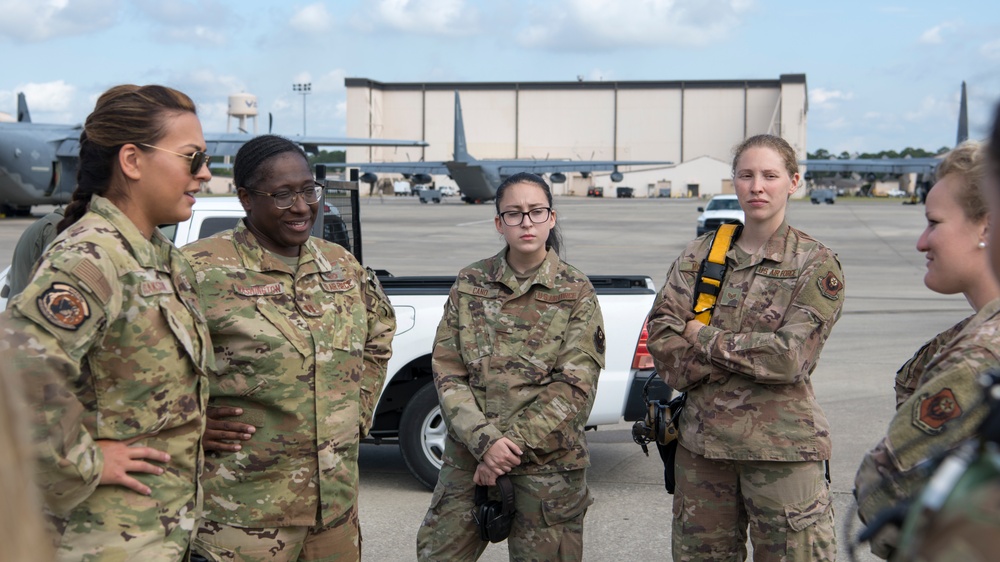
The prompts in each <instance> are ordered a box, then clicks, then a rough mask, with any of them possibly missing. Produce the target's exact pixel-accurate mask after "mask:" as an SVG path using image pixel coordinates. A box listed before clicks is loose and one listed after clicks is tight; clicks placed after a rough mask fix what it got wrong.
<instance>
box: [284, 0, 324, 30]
mask: <svg viewBox="0 0 1000 562" xmlns="http://www.w3.org/2000/svg"><path fill="white" fill-rule="evenodd" d="M288 25H289V26H291V28H292V29H294V30H296V31H301V32H302V33H309V34H313V33H323V32H325V31H329V30H330V29H332V27H333V17H332V16H331V15H330V13H329V12H327V11H326V5H325V4H322V3H315V4H309V5H308V6H306V7H304V8H302V9H301V10H299V11H297V12H295V13H294V14H293V15H292V18H291V19H290V20H289V21H288Z"/></svg>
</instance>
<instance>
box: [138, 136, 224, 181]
mask: <svg viewBox="0 0 1000 562" xmlns="http://www.w3.org/2000/svg"><path fill="white" fill-rule="evenodd" d="M136 144H138V145H139V146H145V147H146V148H155V149H156V150H162V151H163V152H169V153H170V154H173V155H175V156H180V157H181V158H187V159H188V160H190V161H191V175H192V176H197V175H198V172H200V171H201V167H202V166H204V165H205V164H208V159H209V158H211V157H210V156H209V155H208V153H207V152H204V151H201V150H196V151H194V152H193V153H192V154H181V153H180V152H174V151H173V150H167V149H166V148H160V147H159V146H153V145H151V144H146V143H144V142H140V143H136Z"/></svg>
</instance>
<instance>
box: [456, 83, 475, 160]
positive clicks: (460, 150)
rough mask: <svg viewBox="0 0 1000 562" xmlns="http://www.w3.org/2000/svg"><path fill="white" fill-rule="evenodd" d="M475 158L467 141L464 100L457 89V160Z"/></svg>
mask: <svg viewBox="0 0 1000 562" xmlns="http://www.w3.org/2000/svg"><path fill="white" fill-rule="evenodd" d="M473 160H475V159H474V158H473V157H472V155H470V154H469V147H468V145H467V144H466V142H465V122H464V121H463V120H462V102H460V101H459V99H458V90H455V161H456V162H472V161H473Z"/></svg>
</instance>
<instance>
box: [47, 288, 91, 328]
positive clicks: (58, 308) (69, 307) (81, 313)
mask: <svg viewBox="0 0 1000 562" xmlns="http://www.w3.org/2000/svg"><path fill="white" fill-rule="evenodd" d="M36 302H37V303H38V310H39V311H40V312H41V313H42V316H44V317H45V319H46V320H48V321H49V322H51V323H52V324H53V325H55V326H58V327H60V328H62V329H64V330H76V329H77V328H79V327H80V325H81V324H83V323H84V322H86V321H87V319H88V318H90V306H89V305H87V299H85V298H84V297H83V295H81V294H80V291H78V290H76V288H75V287H71V286H70V285H67V284H65V283H53V284H52V286H51V287H49V288H48V289H46V290H45V292H44V293H42V294H41V295H40V296H39V297H38V299H37V300H36Z"/></svg>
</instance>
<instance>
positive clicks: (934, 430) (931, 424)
mask: <svg viewBox="0 0 1000 562" xmlns="http://www.w3.org/2000/svg"><path fill="white" fill-rule="evenodd" d="M961 415H962V406H960V405H959V403H958V399H957V398H955V393H954V392H952V391H951V389H950V388H942V389H941V390H939V391H938V392H937V394H935V395H933V396H930V395H928V394H924V395H923V396H921V397H920V401H919V402H918V404H917V407H916V408H914V410H913V425H915V426H916V427H917V428H918V429H920V430H921V431H924V432H926V433H930V434H931V435H936V434H938V433H941V432H942V431H944V424H945V423H946V422H948V421H949V420H953V419H955V418H957V417H959V416H961Z"/></svg>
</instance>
